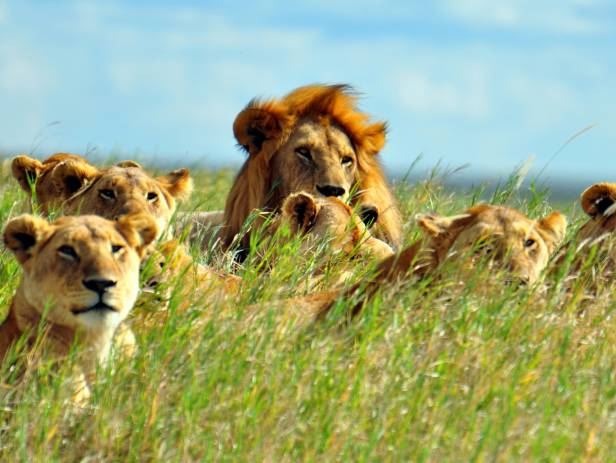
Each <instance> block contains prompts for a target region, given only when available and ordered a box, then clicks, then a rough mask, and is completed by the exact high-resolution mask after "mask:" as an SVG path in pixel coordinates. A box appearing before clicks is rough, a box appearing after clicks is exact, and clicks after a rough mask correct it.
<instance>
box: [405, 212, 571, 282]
mask: <svg viewBox="0 0 616 463" xmlns="http://www.w3.org/2000/svg"><path fill="white" fill-rule="evenodd" d="M417 223H418V225H419V227H420V229H421V230H422V232H423V233H424V234H425V235H426V236H427V238H428V245H427V249H426V251H427V254H428V255H429V262H427V263H424V272H429V271H432V270H434V269H435V268H436V267H438V266H439V265H440V264H441V263H442V262H443V261H444V260H445V259H446V258H448V257H450V256H451V255H452V254H453V255H456V256H461V255H464V254H467V255H468V254H469V251H474V252H472V253H471V255H470V257H471V264H472V263H473V262H474V261H475V260H476V259H478V258H485V257H486V256H487V257H488V260H489V262H490V263H491V264H492V265H496V267H497V268H502V269H503V270H506V271H507V272H509V274H510V276H511V278H512V281H517V282H519V283H520V284H522V285H530V284H533V283H535V282H537V281H538V280H539V278H540V275H541V273H542V272H543V270H544V269H545V268H546V266H547V264H548V261H549V259H550V256H551V255H552V254H553V253H554V251H555V250H556V247H557V246H558V245H559V244H560V243H561V242H562V240H563V239H564V236H565V232H566V229H567V220H566V218H565V216H564V215H563V214H561V213H560V212H553V213H551V214H550V215H548V216H547V217H544V218H542V219H540V220H532V219H529V218H528V217H526V216H525V215H524V214H522V213H521V212H519V211H517V210H516V209H512V208H510V207H505V206H494V205H490V204H480V205H477V206H474V207H472V208H470V209H468V210H467V211H466V212H465V213H464V214H460V215H454V216H450V217H444V216H440V215H437V214H419V215H418V216H417Z"/></svg>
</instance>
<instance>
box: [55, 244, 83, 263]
mask: <svg viewBox="0 0 616 463" xmlns="http://www.w3.org/2000/svg"><path fill="white" fill-rule="evenodd" d="M58 254H59V255H60V257H62V258H63V259H66V260H70V261H76V260H77V259H78V256H77V252H76V251H75V248H73V247H72V246H67V245H64V246H60V247H59V248H58Z"/></svg>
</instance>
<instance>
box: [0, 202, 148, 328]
mask: <svg viewBox="0 0 616 463" xmlns="http://www.w3.org/2000/svg"><path fill="white" fill-rule="evenodd" d="M156 234H157V230H156V224H155V223H154V221H153V220H152V219H151V218H150V217H149V216H147V215H144V214H141V215H130V216H125V217H122V218H121V219H120V220H119V221H118V222H111V221H109V220H106V219H104V218H102V217H98V216H90V215H86V216H76V217H62V218H60V219H58V220H57V221H56V222H53V223H49V222H47V221H46V220H45V219H42V218H40V217H36V216H32V215H22V216H20V217H17V218H15V219H13V220H11V221H10V222H9V223H8V224H7V226H6V228H5V231H4V243H5V245H6V247H7V248H8V249H9V250H10V251H11V252H13V254H14V255H15V257H16V258H17V260H18V261H19V263H20V265H21V267H22V268H23V279H22V285H21V287H20V290H19V291H21V294H22V295H23V297H24V298H25V301H26V302H27V304H28V305H29V306H31V307H32V308H33V309H34V310H35V311H36V312H37V313H38V314H39V315H40V316H41V317H44V318H46V319H47V320H49V321H51V322H53V323H55V324H57V325H60V326H63V327H67V328H69V329H73V330H80V331H83V332H87V333H97V332H101V331H105V330H115V328H116V327H117V326H118V324H119V323H120V322H121V321H122V320H123V319H124V318H125V317H126V315H127V314H128V312H129V311H130V310H131V308H132V306H133V304H134V303H135V299H136V297H137V293H138V290H139V264H140V261H141V257H142V256H143V253H144V250H145V248H146V246H147V245H148V244H149V243H150V242H152V241H153V240H154V239H155V237H156Z"/></svg>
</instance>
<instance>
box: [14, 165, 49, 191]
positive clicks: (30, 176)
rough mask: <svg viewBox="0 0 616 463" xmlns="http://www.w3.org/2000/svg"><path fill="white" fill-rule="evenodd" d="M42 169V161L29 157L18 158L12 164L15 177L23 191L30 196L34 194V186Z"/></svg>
mask: <svg viewBox="0 0 616 463" xmlns="http://www.w3.org/2000/svg"><path fill="white" fill-rule="evenodd" d="M42 169H43V164H42V163H41V161H39V160H38V159H33V158H31V157H28V156H17V157H16V158H14V159H13V161H12V162H11V171H12V173H13V177H14V178H15V180H17V182H19V186H20V187H21V189H22V190H24V191H25V192H26V193H28V194H31V193H32V185H33V184H34V183H35V182H36V179H37V177H38V176H39V174H40V172H41V170H42Z"/></svg>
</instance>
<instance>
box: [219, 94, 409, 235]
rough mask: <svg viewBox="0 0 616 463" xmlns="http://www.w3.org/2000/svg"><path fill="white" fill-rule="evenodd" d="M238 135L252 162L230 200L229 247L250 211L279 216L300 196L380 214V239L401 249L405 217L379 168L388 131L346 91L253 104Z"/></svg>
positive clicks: (240, 123)
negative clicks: (291, 198) (283, 207)
mask: <svg viewBox="0 0 616 463" xmlns="http://www.w3.org/2000/svg"><path fill="white" fill-rule="evenodd" d="M233 132H234V134H235V138H236V139H237V141H238V143H239V144H240V146H242V147H243V148H244V149H245V150H246V152H247V153H248V159H247V160H246V162H245V163H244V165H243V166H242V168H241V170H240V172H239V173H238V175H237V177H236V179H235V181H234V183H233V186H232V187H231V191H230V193H229V196H228V197H227V202H226V205H225V210H224V220H223V228H222V234H223V242H224V244H225V245H226V246H229V245H230V244H231V243H232V242H233V240H234V238H235V236H236V235H237V234H238V233H239V232H240V230H241V228H242V225H243V224H244V222H245V220H246V218H247V217H248V216H249V214H250V213H251V212H252V211H253V210H255V209H264V210H269V211H278V210H279V208H280V206H281V205H282V202H283V201H284V198H286V197H287V196H289V195H290V194H291V193H294V192H299V191H306V192H308V193H311V194H313V195H315V196H323V197H335V198H340V199H343V200H345V201H350V203H351V204H352V205H354V206H357V205H367V206H371V207H373V208H376V210H377V211H378V219H377V221H376V224H375V236H377V237H378V238H381V239H383V240H384V241H386V242H388V243H389V244H390V245H392V246H394V247H396V246H398V245H399V244H400V240H401V234H402V231H401V219H400V213H399V211H398V207H397V206H396V203H395V200H394V198H393V195H392V193H391V191H390V189H389V186H388V184H387V181H386V180H385V176H384V175H383V172H382V169H381V167H380V164H379V161H378V153H379V152H380V151H381V149H382V148H383V145H384V144H385V133H386V124H385V123H383V122H376V123H371V122H369V116H368V115H367V114H365V113H362V112H360V111H358V110H357V107H356V97H355V96H354V94H353V93H352V89H351V88H350V87H349V86H347V85H310V86H306V87H300V88H298V89H296V90H294V91H293V92H291V93H289V94H288V95H286V96H285V97H284V98H282V99H280V100H269V101H259V100H252V101H251V102H250V103H249V104H248V106H246V108H244V110H242V111H241V112H240V113H239V114H238V116H237V117H236V119H235V122H234V124H233Z"/></svg>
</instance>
